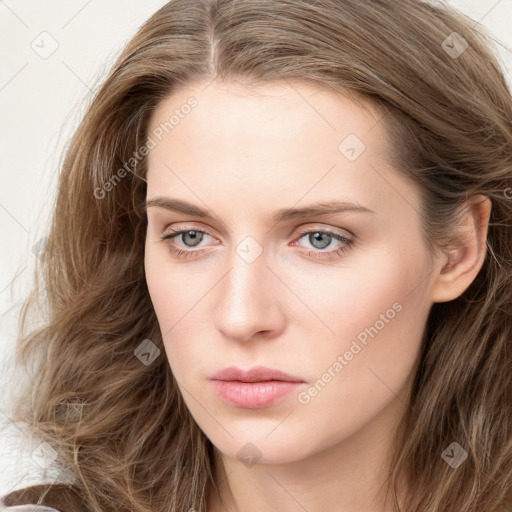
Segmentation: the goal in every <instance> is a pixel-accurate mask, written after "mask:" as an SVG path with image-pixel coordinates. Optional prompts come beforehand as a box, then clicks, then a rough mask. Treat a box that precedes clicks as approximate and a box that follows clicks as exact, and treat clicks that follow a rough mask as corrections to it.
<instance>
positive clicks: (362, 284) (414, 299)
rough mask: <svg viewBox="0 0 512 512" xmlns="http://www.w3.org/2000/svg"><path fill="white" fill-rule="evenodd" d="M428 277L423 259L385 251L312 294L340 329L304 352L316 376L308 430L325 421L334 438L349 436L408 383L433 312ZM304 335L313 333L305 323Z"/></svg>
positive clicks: (307, 403)
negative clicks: (428, 318)
mask: <svg viewBox="0 0 512 512" xmlns="http://www.w3.org/2000/svg"><path fill="white" fill-rule="evenodd" d="M415 252H416V253H417V254H415ZM403 254H408V257H407V258H404V256H403ZM400 258H401V259H400ZM370 260H371V261H370ZM376 262H378V263H377V264H376ZM427 275H428V261H427V258H426V253H424V252H421V251H419V250H418V249H416V251H415V250H414V249H411V252H407V251H402V256H400V255H399V254H398V253H396V252H395V253H393V252H392V251H391V250H389V248H388V249H386V250H383V251H382V253H381V254H379V255H378V257H377V255H375V254H374V255H373V256H372V258H369V259H368V260H367V261H363V260H361V262H358V264H357V267H354V268H351V269H350V271H349V272H346V273H345V274H344V277H345V278H344V279H342V278H341V276H340V277H339V278H338V280H337V281H336V280H333V281H330V283H329V282H328V281H325V283H324V282H323V281H322V282H321V283H320V284H322V283H324V284H325V286H323V289H324V293H323V294H315V295H314V296H313V295H310V296H309V300H310V301H311V303H315V301H316V303H315V306H316V307H317V308H318V311H320V310H321V308H322V307H323V308H324V310H323V311H324V315H323V316H322V320H323V321H324V322H325V324H327V325H329V327H330V328H332V330H333V331H335V334H332V333H329V334H328V335H327V336H326V337H324V339H323V340H322V341H321V342H320V343H316V344H315V345H314V350H312V349H311V347H308V348H307V350H308V355H309V358H310V360H311V361H312V364H314V365H315V369H316V378H315V380H314V382H313V383H312V386H310V387H309V388H308V389H307V390H306V391H305V393H304V394H303V395H302V396H301V397H299V402H300V403H302V404H304V407H305V410H304V414H305V417H307V418H308V419H307V420H306V421H308V422H309V421H311V422H312V423H311V425H310V426H311V427H313V424H314V423H315V421H316V420H315V418H319V417H322V416H323V417H327V416H328V417H329V418H331V420H332V423H331V422H329V424H330V425H334V426H333V427H332V428H333V430H332V435H333V436H335V435H339V434H340V429H341V430H342V431H343V432H344V434H345V435H350V434H351V433H353V432H354V431H355V430H357V429H358V428H360V427H361V426H362V425H364V424H365V423H367V422H368V421H370V419H371V418H372V417H374V416H376V415H377V414H378V413H379V412H380V411H382V410H383V409H384V408H385V407H386V406H387V405H389V404H390V402H391V401H392V400H393V399H394V398H395V396H396V395H397V394H399V393H400V392H401V390H402V389H403V388H404V386H405V385H407V384H408V383H409V379H410V377H411V374H412V372H413V371H414V369H415V364H416V362H417V357H418V354H419V350H420V346H421V341H422V337H423V332H424V328H425V323H426V319H427V317H428V312H429V311H430V303H429V301H428V282H427V281H426V280H425V276H427ZM309 320H310V319H309ZM309 331H310V332H311V324H310V326H309ZM301 332H304V333H307V332H308V328H307V323H304V325H303V326H302V329H301ZM322 332H327V331H326V330H325V329H324V330H323V331H322ZM305 335H306V336H307V334H305ZM309 338H310V339H313V336H311V335H310V336H309ZM401 399H402V400H404V401H405V399H403V398H401ZM306 411H307V412H306ZM331 420H330V421H331Z"/></svg>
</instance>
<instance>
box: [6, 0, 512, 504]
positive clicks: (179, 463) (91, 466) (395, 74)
mask: <svg viewBox="0 0 512 512" xmlns="http://www.w3.org/2000/svg"><path fill="white" fill-rule="evenodd" d="M473 25H474V23H473V21H472V20H470V19H469V18H467V17H465V16H464V15H462V14H461V13H459V12H458V11H456V10H454V9H452V8H450V7H448V6H446V5H445V6H438V5H434V4H430V3H426V2H422V1H418V0H401V1H396V0H343V1H342V0H323V1H321V2H317V1H310V0H211V1H207V0H173V1H171V2H169V3H168V4H166V5H165V6H164V7H162V8H161V9H159V10H158V11H157V12H156V13H155V14H154V15H153V16H152V17H151V18H150V19H149V20H148V21H147V22H146V23H145V24H144V25H143V26H142V27H141V28H140V29H139V31H138V33H137V34H136V35H135V37H133V39H132V40H131V41H130V42H129V43H128V44H127V46H126V47H125V49H124V50H123V52H122V53H121V54H120V56H119V58H118V59H117V61H116V62H115V64H114V65H113V68H112V70H111V71H110V72H109V74H108V76H107V77H106V79H105V80H104V82H103V83H102V85H101V87H100V88H99V90H98V91H97V93H96V94H95V96H94V98H93V100H92V102H91V104H90V106H89V108H88V110H87V112H86V113H85V116H84V118H83V121H82V122H81V124H80V125H79V127H78V129H77V130H76V133H75V134H74V136H73V138H72V140H71V143H70V145H69V147H68V149H67V152H66V154H65V158H64V160H63V164H62V169H61V174H60V181H59V188H58V195H57V199H56V204H55V208H54V215H53V219H52V224H51V228H50V232H49V235H48V244H47V246H46V249H45V251H44V252H43V254H42V257H41V263H40V268H37V269H36V272H37V274H36V277H37V276H39V278H38V279H36V281H35V288H34V293H33V295H32V296H31V298H30V299H29V300H27V302H26V304H25V306H24V310H23V314H22V316H21V318H20V322H21V327H22V328H21V330H20V339H19V345H18V355H19V358H20V361H21V362H22V363H24V364H26V365H30V364H32V367H33V368H34V376H33V382H32V385H31V390H30V393H29V398H30V400H29V403H28V404H27V403H26V402H27V400H26V398H25V399H21V400H20V401H19V404H18V407H17V409H16V419H18V420H20V421H26V422H28V423H29V424H30V426H31V428H32V430H33V432H34V433H36V434H38V435H40V436H43V438H44V439H46V440H47V442H48V443H49V444H50V445H51V446H52V447H53V448H54V449H55V450H56V451H57V452H58V458H57V461H56V462H57V463H60V464H61V465H62V466H63V467H65V468H67V469H69V470H71V471H72V473H73V475H74V477H75V486H76V488H77V489H78V490H79V492H80V493H81V494H82V495H83V496H84V497H85V499H86V502H87V503H88V507H89V508H90V510H91V511H95V512H100V511H102V512H105V511H124V510H137V511H142V512H145V511H147V512H155V511H164V510H165V511H168V510H173V511H180V512H181V511H187V510H189V509H190V508H191V507H194V508H195V509H196V510H197V511H199V512H206V498H207V489H208V486H210V485H213V486H215V482H214V478H213V457H214V447H213V446H212V444H211V443H210V441H209V440H208V439H207V438H206V436H205V435H204V433H203V432H202V431H201V430H200V429H199V427H198V426H197V424H196V423H195V421H194V420H193V418H192V417H191V415H190V413H189V411H188V409H187V407H186V406H185V404H184V401H183V400H182V397H181V395H180V392H179V390H178V387H177V384H176V382H175V380H174V377H173V374H172V372H171V370H170V367H169V364H168V361H167V359H166V358H165V357H164V355H163V344H162V338H161V333H160V332H159V328H158V324H157V319H156V316H155V313H154V310H153V307H152V304H151V300H150V297H149V294H148V290H147V287H146V282H145V275H144V262H143V253H144V239H145V229H146V218H145V215H144V212H143V208H142V205H143V203H144V200H145V191H146V182H145V174H146V170H147V169H146V167H147V160H146V154H145V153H146V152H145V151H143V150H142V148H143V147H147V146H148V143H149V138H148V137H149V135H150V134H149V133H148V122H149V119H150V116H151V114H152V112H153V111H154V109H155V107H156V105H158V103H159V102H160V101H161V100H162V99H164V98H165V97H167V96H168V95H169V94H171V93H172V92H173V91H175V90H177V88H178V87H180V86H183V85H186V84H190V83H194V82H196V83H197V82H204V83H205V84H206V83H208V82H209V81H211V80H213V79H214V78H217V77H219V78H222V79H224V80H238V81H243V82H245V83H249V82H261V83H265V82H270V81H275V80H291V79H294V80H302V81H308V82H312V83H316V84H322V85H324V86H325V87H330V88H333V89H335V90H338V91H340V92H342V91H345V92H349V93H350V94H351V95H353V97H354V98H359V99H360V100H361V102H362V103H363V102H368V104H371V105H372V106H374V107H375V108H377V109H379V111H380V112H381V113H382V119H381V122H382V123H383V126H385V127H386V133H387V134H388V136H389V141H390V146H391V148H392V155H393V159H394V162H393V163H394V165H395V167H396V169H397V170H399V171H400V172H403V173H405V174H406V175H407V176H409V177H411V178H412V179H413V180H414V181H415V182H416V183H418V184H419V185H420V186H421V190H422V194H423V209H422V223H423V227H424V231H425V237H426V240H427V241H428V243H429V247H431V248H433V247H436V246H438V247H441V248H443V249H446V248H448V247H450V244H451V243H454V242H453V239H452V238H451V235H452V233H451V229H450V228H451V227H452V226H454V225H455V224H456V220H457V215H458V214H459V213H460V209H459V207H460V206H461V205H462V204H463V203H464V201H465V200H466V199H467V198H468V197H470V196H471V195H474V194H483V195H485V196H487V197H489V198H490V199H491V201H492V213H491V220H490V227H489V232H488V239H487V249H488V253H487V255H486V259H485V262H484V265H483V267H482V269H481V271H480V272H479V274H478V276H477V277H476V279H475V281H474V282H473V283H472V284H471V286H470V287H469V288H468V289H467V290H466V291H465V292H464V293H463V294H462V295H461V296H460V297H459V298H457V299H456V300H453V301H450V302H447V303H438V304H434V306H433V308H432V311H431V314H430V317H429V321H428V326H427V330H426V333H425V341H424V344H423V346H422V348H421V354H420V358H421V359H420V362H419V366H418V368H419V370H418V372H417V375H416V378H415V382H414V386H413V390H412V394H411V398H410V403H409V404H408V407H407V411H406V414H405V416H404V419H403V422H402V425H401V427H400V429H399V430H398V431H397V433H396V442H395V444H394V447H393V449H394V451H393V464H392V467H393V471H392V474H391V475H390V479H389V489H390V490H391V491H394V490H395V489H396V488H397V487H398V485H397V483H398V482H399V481H400V479H401V478H404V475H406V479H407V481H408V486H409V488H410V490H411V494H410V495H409V496H408V500H407V505H406V507H407V508H406V510H407V511H408V512H420V511H422V512H453V511H454V510H457V511H458V512H470V511H471V512H477V511H478V512H481V511H485V512H501V511H502V510H511V509H512V478H511V477H512V379H511V378H510V375H511V370H512V342H511V334H512V317H511V313H512V311H511V308H512V306H511V305H512V297H511V275H512V268H511V267H512V263H511V262H512V254H511V251H512V229H511V219H512V188H511V187H512V98H511V94H510V91H509V89H508V87H507V84H506V81H505V78H504V76H503V73H502V70H501V68H500V64H499V62H498V61H497V58H496V56H495V54H494V53H493V51H492V49H491V41H490V36H489V35H488V34H487V35H482V33H483V29H482V28H481V27H480V28H479V30H478V31H477V30H476V29H475V27H474V26H473ZM198 108H200V105H199V107H198ZM123 169H124V171H123ZM41 297H44V300H45V301H46V304H47V308H48V312H47V314H48V318H47V322H46V323H45V325H44V326H42V327H40V328H38V329H35V330H31V331H30V332H28V333H27V332H26V329H25V326H26V322H27V319H28V318H29V316H30V315H29V312H30V311H31V310H32V306H33V305H35V304H37V299H38V298H41ZM147 339H149V340H151V341H152V343H154V344H155V345H156V346H157V347H159V348H160V349H161V351H162V354H161V355H160V357H157V359H156V360H155V361H154V362H152V364H143V363H142V362H141V360H140V359H139V358H138V357H136V355H135V351H136V349H137V347H139V346H140V344H141V342H143V341H144V340H147ZM453 442H457V443H458V444H459V445H460V446H461V447H463V448H464V449H465V450H466V451H467V452H468V459H467V460H466V461H465V462H464V463H463V464H462V465H460V467H458V468H457V469H454V468H453V467H450V465H449V464H447V463H446V462H445V460H443V457H442V453H443V451H444V450H445V449H446V448H447V447H449V446H450V445H451V443H453ZM390 495H391V496H395V493H394V492H391V494H390ZM395 507H396V509H397V510H404V509H403V508H402V509H400V506H399V503H398V500H396V503H395Z"/></svg>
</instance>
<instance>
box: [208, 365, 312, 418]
mask: <svg viewBox="0 0 512 512" xmlns="http://www.w3.org/2000/svg"><path fill="white" fill-rule="evenodd" d="M210 380H211V382H212V386H213V389H214V391H215V393H216V394H217V395H218V396H219V397H220V398H222V399H223V400H224V401H225V402H227V403H228V404H230V405H233V406H235V407H241V408H245V409H261V408H264V407H269V406H271V405H273V404H276V403H277V402H280V401H281V400H283V399H284V398H285V397H286V396H287V395H289V394H291V393H293V392H294V391H297V389H298V388H299V387H301V386H302V385H303V384H305V382H306V381H305V380H304V379H302V378H300V377H297V376H295V375H291V374H289V373H286V372H283V371H282V370H278V369H275V368H267V367H264V366H257V367H253V368H251V369H249V370H242V369H240V368H237V367H234V366H230V367H227V368H223V369H222V370H220V371H219V372H217V373H215V374H214V375H212V376H211V377H210Z"/></svg>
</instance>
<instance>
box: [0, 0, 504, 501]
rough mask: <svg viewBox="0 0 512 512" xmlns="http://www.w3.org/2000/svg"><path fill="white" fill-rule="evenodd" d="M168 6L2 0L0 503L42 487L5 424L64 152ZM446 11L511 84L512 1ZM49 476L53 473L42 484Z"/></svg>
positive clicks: (150, 1)
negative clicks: (147, 26) (494, 44)
mask: <svg viewBox="0 0 512 512" xmlns="http://www.w3.org/2000/svg"><path fill="white" fill-rule="evenodd" d="M165 3H166V2H165V1H163V0H145V1H143V2H142V1H135V0H129V1H128V0H123V1H121V0H115V1H114V0H111V1H107V2H105V1H102V2H100V1H99V0H71V1H70V0H51V1H49V0H48V1H45V2H38V1H36V0H24V1H22V0H5V1H3V0H0V34H1V41H2V45H1V49H0V52H1V60H0V62H1V66H0V111H1V116H0V137H1V139H0V140H1V151H0V178H1V182H0V183H1V186H0V237H1V243H2V245H1V247H2V251H1V253H0V315H1V316H0V372H1V373H0V375H1V378H0V389H1V390H2V393H1V395H0V436H1V437H0V495H2V494H5V493H7V492H9V491H10V490H11V489H13V488H18V487H24V486H26V485H30V484H32V483H37V482H38V481H43V479H44V478H43V477H44V473H43V471H42V469H41V467H40V464H38V456H39V455H38V454H40V453H42V452H41V448H39V449H38V448H37V443H36V444H33V445H29V443H28V441H27V437H26V435H25V433H24V432H23V429H21V428H18V427H16V426H14V425H13V424H12V422H10V420H9V401H10V389H11V388H12V386H13V384H15V382H14V381H13V379H12V377H11V376H10V375H9V372H10V371H11V370H12V368H13V364H12V357H13V349H14V343H15V340H16V328H17V318H18V310H19V309H18V308H19V305H20V301H21V300H22V299H23V297H24V295H25V294H26V293H27V290H28V287H29V285H30V280H31V279H32V270H33V267H32V265H33V262H34V260H35V258H36V256H35V255H34V253H33V251H32V249H33V248H34V246H35V245H36V244H37V242H38V241H39V240H41V239H42V238H43V237H44V236H45V234H46V229H47V226H48V219H49V216H50V209H49V208H48V206H49V205H50V204H51V203H52V201H53V198H54V194H55V191H56V185H57V180H56V173H57V170H58V164H59V159H60V157H61V153H62V150H63V148H64V147H65V145H66V143H67V140H68V138H69V136H70V135H71V133H72V132H73V129H74V128H75V127H76V126H77V123H78V121H79V119H80V116H81V114H82V108H83V102H84V101H88V100H89V99H90V95H91V92H90V91H91V90H92V89H93V88H94V86H95V85H96V84H97V83H98V81H99V80H101V78H102V77H103V76H104V73H105V72H106V70H107V69H108V68H109V66H110V65H111V64H112V63H113V61H114V59H115V57H116V56H117V55H118V53H119V52H120V50H121V48H122V46H123V45H124V43H126V42H127V41H128V40H129V39H130V38H131V36H132V35H133V34H134V33H135V31H136V30H137V28H138V27H139V26H140V25H141V24H142V23H143V22H144V21H145V20H146V19H147V18H148V17H149V16H150V15H151V14H152V13H153V12H154V11H156V10H157V9H158V8H159V7H161V6H162V5H164V4H165ZM449 3H450V4H452V5H454V6H455V7H457V8H459V9H460V10H462V11H463V12H464V13H466V14H467V15H469V16H470V17H471V18H472V19H473V20H475V24H474V29H475V30H481V29H482V28H486V29H488V30H490V31H491V32H492V34H494V36H495V37H496V38H497V39H498V40H499V41H500V42H501V44H502V46H499V47H498V54H499V57H500V60H501V62H502V65H503V66H504V67H505V69H506V73H507V77H508V79H509V81H511V78H510V76H511V75H510V73H511V69H512V64H511V62H512V30H511V28H510V27H511V26H512V0H453V1H450V2H449ZM44 31H46V32H48V33H49V34H51V38H53V39H54V40H55V41H56V43H53V44H58V48H57V49H56V51H55V52H54V53H53V54H52V55H50V56H49V57H48V58H45V59H44V58H41V57H40V56H39V55H38V54H37V53H36V51H34V49H33V48H32V46H31V45H33V46H36V45H38V44H39V46H40V47H42V46H43V43H41V37H46V39H45V43H44V46H45V48H47V49H48V48H50V47H51V46H50V45H51V44H52V39H51V38H49V36H41V35H40V34H41V33H42V32H44ZM440 44H441V41H440ZM40 51H43V50H42V49H41V50H40ZM42 449H43V450H44V447H43V448H42ZM32 450H34V451H32ZM31 455H33V457H32V456H31ZM46 455H48V454H46ZM39 462H41V461H40V460H39ZM43 465H44V464H43ZM54 476H55V475H54V474H53V473H52V472H51V471H50V472H48V473H47V475H46V480H48V479H52V478H53V477H54Z"/></svg>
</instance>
